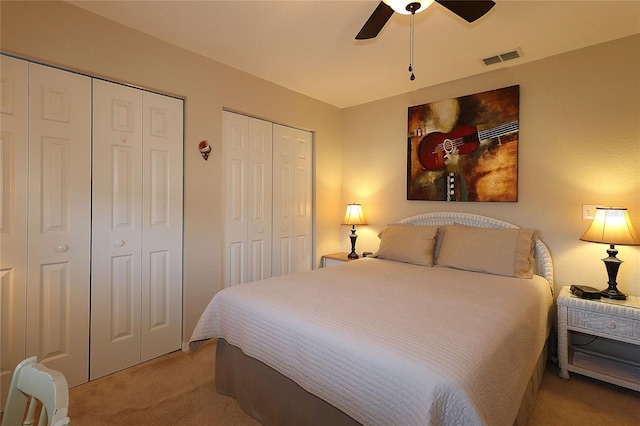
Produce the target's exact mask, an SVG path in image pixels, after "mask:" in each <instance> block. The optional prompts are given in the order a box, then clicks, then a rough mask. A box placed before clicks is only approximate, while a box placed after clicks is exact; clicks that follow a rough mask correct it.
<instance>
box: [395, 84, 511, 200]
mask: <svg viewBox="0 0 640 426" xmlns="http://www.w3.org/2000/svg"><path fill="white" fill-rule="evenodd" d="M519 104H520V86H518V85H516V86H511V87H505V88H502V89H496V90H491V91H488V92H482V93H477V94H474V95H468V96H462V97H459V98H454V99H448V100H444V101H439V102H433V103H428V104H424V105H417V106H412V107H409V114H408V138H407V140H408V150H407V199H408V200H425V201H502V202H515V201H518V134H519V132H518V129H519Z"/></svg>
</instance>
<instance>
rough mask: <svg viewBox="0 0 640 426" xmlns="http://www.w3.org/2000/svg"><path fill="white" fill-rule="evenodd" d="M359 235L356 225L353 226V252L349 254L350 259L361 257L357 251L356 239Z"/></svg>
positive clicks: (351, 236) (351, 237) (350, 237)
mask: <svg viewBox="0 0 640 426" xmlns="http://www.w3.org/2000/svg"><path fill="white" fill-rule="evenodd" d="M357 238H358V236H357V235H356V226H355V225H352V226H351V235H349V239H351V253H349V256H347V257H348V258H349V259H359V258H360V256H358V253H356V239H357Z"/></svg>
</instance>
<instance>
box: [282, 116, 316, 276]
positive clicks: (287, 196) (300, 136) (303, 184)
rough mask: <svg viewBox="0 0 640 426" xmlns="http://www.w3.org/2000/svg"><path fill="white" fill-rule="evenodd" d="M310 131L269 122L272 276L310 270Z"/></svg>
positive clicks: (311, 262)
mask: <svg viewBox="0 0 640 426" xmlns="http://www.w3.org/2000/svg"><path fill="white" fill-rule="evenodd" d="M312 153H313V150H312V145H311V133H310V132H307V131H304V130H300V129H294V128H292V127H287V126H281V125H278V124H274V125H273V271H272V272H273V276H277V275H288V274H293V273H296V272H304V271H310V270H311V269H312V268H313V253H312V242H313V241H312V240H313V238H312V229H313V228H312V215H313V208H312V193H311V192H312V182H311V180H312V176H313V174H312V169H311V167H312V166H311V165H312V161H311V160H312Z"/></svg>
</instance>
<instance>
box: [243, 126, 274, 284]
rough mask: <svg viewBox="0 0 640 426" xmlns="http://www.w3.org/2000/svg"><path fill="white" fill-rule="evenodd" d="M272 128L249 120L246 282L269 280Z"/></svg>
mask: <svg viewBox="0 0 640 426" xmlns="http://www.w3.org/2000/svg"><path fill="white" fill-rule="evenodd" d="M272 138H273V136H272V124H271V123H269V122H267V121H262V120H257V119H252V118H250V119H249V146H248V150H249V152H248V159H249V169H248V172H249V173H248V174H249V176H248V199H247V210H248V215H247V241H248V244H249V249H248V251H247V258H248V259H247V265H248V276H247V281H257V280H262V279H265V278H269V277H271V241H272V240H271V233H272V214H271V213H272V212H271V210H272V196H271V186H272V166H271V164H272V159H271V156H272Z"/></svg>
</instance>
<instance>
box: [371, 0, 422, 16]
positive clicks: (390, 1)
mask: <svg viewBox="0 0 640 426" xmlns="http://www.w3.org/2000/svg"><path fill="white" fill-rule="evenodd" d="M382 1H384V2H385V3H386V4H387V5H388V6H389V7H390V8H391V9H393V11H394V12H398V13H401V14H403V15H410V14H411V10H410V9H409V10H408V9H407V6H408V5H412V7H415V6H416V3H417V4H418V5H420V7H418V8H417V9H415V10H414V11H415V13H419V12H422V11H423V10H426V9H427V8H428V7H429V6H431V4H432V3H433V1H434V0H382Z"/></svg>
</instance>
